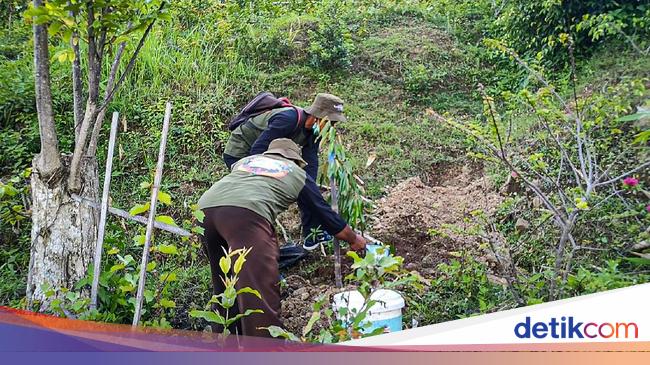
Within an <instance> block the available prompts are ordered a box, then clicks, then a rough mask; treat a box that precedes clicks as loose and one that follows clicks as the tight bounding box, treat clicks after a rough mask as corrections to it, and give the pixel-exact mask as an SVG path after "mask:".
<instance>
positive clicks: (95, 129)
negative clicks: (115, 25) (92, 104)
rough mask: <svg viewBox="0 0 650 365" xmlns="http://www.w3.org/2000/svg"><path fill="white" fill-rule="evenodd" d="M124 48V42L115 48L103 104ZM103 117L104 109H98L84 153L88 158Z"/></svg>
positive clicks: (94, 145)
mask: <svg viewBox="0 0 650 365" xmlns="http://www.w3.org/2000/svg"><path fill="white" fill-rule="evenodd" d="M124 48H126V42H122V43H120V45H119V46H118V48H117V52H116V53H115V57H114V58H113V64H112V65H111V71H110V73H109V75H108V81H107V83H106V90H105V91H104V104H107V100H108V96H109V90H111V89H112V88H113V84H114V83H115V75H116V74H117V69H118V68H119V66H120V60H121V59H122V54H123V53H124ZM105 116H106V108H102V109H100V110H99V113H97V118H95V123H93V131H92V134H91V136H90V142H89V144H88V150H87V151H86V154H87V155H88V156H94V155H95V153H96V152H97V139H98V138H99V132H100V131H101V129H102V123H103V122H104V118H105Z"/></svg>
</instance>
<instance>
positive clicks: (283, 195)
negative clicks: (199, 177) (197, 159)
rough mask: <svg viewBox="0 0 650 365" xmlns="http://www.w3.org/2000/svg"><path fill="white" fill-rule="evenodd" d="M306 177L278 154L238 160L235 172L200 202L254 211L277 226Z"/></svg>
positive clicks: (296, 198) (209, 205) (204, 204)
mask: <svg viewBox="0 0 650 365" xmlns="http://www.w3.org/2000/svg"><path fill="white" fill-rule="evenodd" d="M306 176H307V174H306V173H305V170H303V169H301V168H300V167H299V166H298V165H296V164H295V163H294V162H293V161H291V160H288V159H286V158H284V157H282V156H277V155H253V156H249V157H246V158H244V159H241V160H239V161H237V162H236V163H235V164H234V165H233V167H232V172H231V173H230V174H228V175H226V176H225V177H224V178H223V179H221V180H219V181H217V182H216V183H214V184H213V185H212V187H210V189H208V191H206V192H205V193H203V195H202V196H201V198H200V199H199V203H198V205H199V208H201V209H204V208H210V207H221V206H232V207H241V208H246V209H249V210H252V211H253V212H255V213H257V214H259V215H260V216H262V217H264V218H266V220H268V221H269V222H270V223H271V225H273V224H274V222H275V218H276V217H277V216H278V214H280V213H282V212H283V211H285V210H287V208H289V205H291V204H292V203H294V202H296V201H297V200H298V194H300V191H301V190H302V189H303V187H304V186H305V179H306Z"/></svg>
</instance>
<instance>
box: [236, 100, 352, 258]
mask: <svg viewBox="0 0 650 365" xmlns="http://www.w3.org/2000/svg"><path fill="white" fill-rule="evenodd" d="M343 113H344V102H343V100H342V99H341V98H339V97H338V96H336V95H332V94H327V93H319V94H318V95H316V97H315V98H314V101H313V102H312V104H311V105H310V106H309V107H307V108H305V109H301V108H296V107H293V106H288V107H284V108H277V109H272V110H269V111H267V112H265V113H262V114H259V115H257V116H255V117H252V118H250V119H248V120H247V121H246V122H244V123H242V124H241V125H239V126H238V127H237V128H235V129H234V130H233V131H232V133H231V135H230V138H229V139H228V142H227V143H226V147H225V149H224V154H223V159H224V162H225V163H226V166H228V168H231V167H232V166H233V164H234V163H235V162H237V161H239V160H240V159H242V158H244V157H246V156H250V155H255V154H261V153H263V152H264V151H266V150H267V149H268V147H269V144H270V143H271V141H273V140H276V139H278V138H288V139H290V140H292V141H293V142H295V143H296V144H298V145H299V146H300V148H301V152H302V157H303V158H304V161H306V163H307V165H306V166H305V171H306V172H307V175H309V176H310V177H311V178H312V179H314V180H316V178H317V176H318V142H317V141H316V138H317V136H316V135H315V133H314V129H315V128H320V129H322V128H323V127H324V124H325V123H326V122H327V121H329V122H330V123H332V124H334V123H337V122H345V121H346V120H347V119H346V117H345V115H344V114H343ZM298 207H299V208H300V216H301V220H302V234H303V237H304V244H303V247H304V248H305V249H306V250H309V251H311V250H314V249H316V248H318V247H319V246H320V244H321V243H322V242H326V241H329V240H331V238H332V237H331V236H330V235H329V233H328V232H327V231H326V230H324V227H323V225H322V224H321V222H319V220H318V217H316V216H314V215H313V214H312V213H311V212H310V211H309V210H308V209H305V207H304V206H303V205H302V203H300V202H298ZM313 232H318V233H317V234H313Z"/></svg>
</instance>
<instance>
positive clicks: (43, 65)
mask: <svg viewBox="0 0 650 365" xmlns="http://www.w3.org/2000/svg"><path fill="white" fill-rule="evenodd" d="M41 6H43V1H41V0H34V8H39V7H41ZM33 20H34V25H33V30H34V82H35V85H34V86H35V92H36V112H37V114H38V129H39V132H40V139H41V151H40V153H39V154H38V156H37V159H36V167H37V169H38V171H39V174H40V176H41V177H42V178H44V179H47V178H49V177H51V176H52V175H54V174H55V173H56V172H57V171H58V170H59V169H60V168H61V160H60V154H59V139H58V137H57V135H56V128H55V127H54V112H53V110H52V89H51V85H50V56H49V50H48V35H47V25H46V24H37V22H36V21H35V20H36V19H33Z"/></svg>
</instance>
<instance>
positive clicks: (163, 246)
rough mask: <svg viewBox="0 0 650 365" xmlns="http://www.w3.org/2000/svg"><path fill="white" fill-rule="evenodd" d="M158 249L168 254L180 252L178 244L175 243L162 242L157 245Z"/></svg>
mask: <svg viewBox="0 0 650 365" xmlns="http://www.w3.org/2000/svg"><path fill="white" fill-rule="evenodd" d="M156 249H157V250H158V251H159V252H160V253H164V254H167V255H176V254H178V248H176V246H174V245H166V244H163V243H161V244H160V245H158V246H156Z"/></svg>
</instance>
